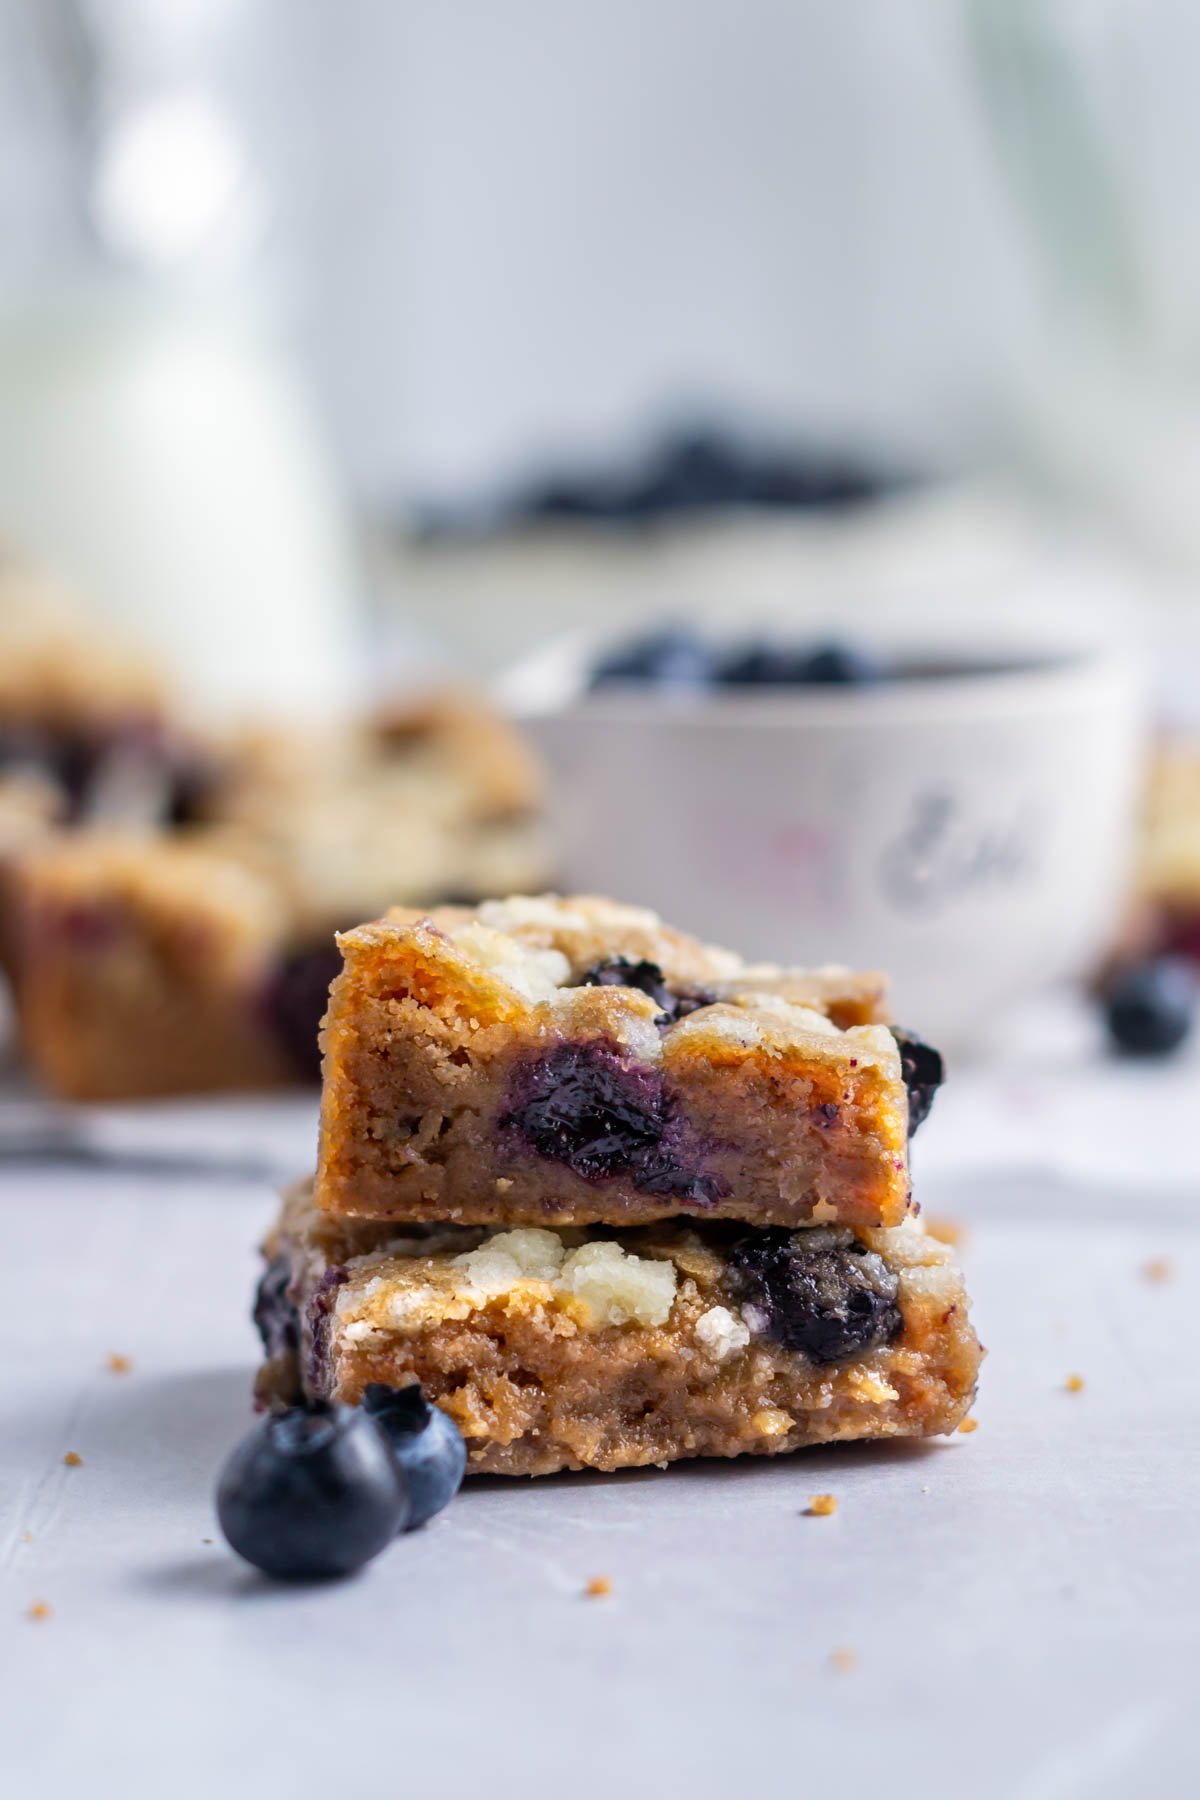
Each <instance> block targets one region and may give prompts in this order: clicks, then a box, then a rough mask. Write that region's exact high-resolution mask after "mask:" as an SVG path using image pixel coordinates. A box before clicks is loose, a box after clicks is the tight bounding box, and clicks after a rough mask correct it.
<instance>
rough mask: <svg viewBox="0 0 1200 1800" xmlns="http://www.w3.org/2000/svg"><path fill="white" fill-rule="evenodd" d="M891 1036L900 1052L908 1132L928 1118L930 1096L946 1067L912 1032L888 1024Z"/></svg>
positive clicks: (937, 1053) (940, 1082)
mask: <svg viewBox="0 0 1200 1800" xmlns="http://www.w3.org/2000/svg"><path fill="white" fill-rule="evenodd" d="M892 1036H893V1037H894V1038H895V1040H896V1045H897V1047H898V1049H899V1051H900V1070H901V1073H902V1074H903V1076H904V1085H905V1087H906V1088H907V1089H908V1135H909V1137H912V1135H913V1133H914V1132H915V1131H916V1129H917V1127H918V1125H923V1124H924V1123H925V1120H926V1119H927V1118H928V1117H929V1109H930V1107H931V1106H932V1105H933V1099H934V1095H935V1094H936V1093H937V1091H938V1089H939V1088H940V1087H941V1085H942V1082H943V1081H944V1080H945V1079H946V1066H945V1064H944V1063H943V1061H942V1057H941V1052H940V1051H938V1050H935V1049H934V1048H933V1045H932V1044H927V1043H925V1042H924V1041H923V1040H922V1039H921V1038H919V1037H917V1036H916V1035H915V1033H914V1032H911V1031H903V1030H901V1028H900V1027H899V1026H898V1025H894V1026H893V1027H892Z"/></svg>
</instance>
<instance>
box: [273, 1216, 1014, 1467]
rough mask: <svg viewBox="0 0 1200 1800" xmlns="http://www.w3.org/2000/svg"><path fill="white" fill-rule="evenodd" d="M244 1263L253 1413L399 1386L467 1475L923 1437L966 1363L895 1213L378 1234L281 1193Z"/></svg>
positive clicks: (958, 1414) (938, 1248) (959, 1307)
mask: <svg viewBox="0 0 1200 1800" xmlns="http://www.w3.org/2000/svg"><path fill="white" fill-rule="evenodd" d="M266 1253H267V1256H268V1259H269V1260H268V1265H267V1271H266V1274H265V1276H264V1278H263V1282H262V1286H261V1288H260V1292H259V1302H258V1307H257V1311H256V1318H257V1322H258V1325H259V1328H260V1331H261V1333H262V1336H263V1341H264V1344H265V1347H266V1352H267V1361H266V1364H265V1366H264V1369H263V1372H262V1375H261V1377H260V1383H259V1393H260V1398H261V1399H262V1400H263V1401H264V1402H266V1403H272V1402H274V1403H291V1402H293V1401H296V1400H300V1399H308V1400H317V1399H326V1398H336V1399H339V1400H343V1401H346V1402H349V1403H351V1404H356V1403H357V1402H359V1401H360V1400H361V1398H362V1395H363V1392H364V1389H365V1388H366V1387H367V1385H368V1384H369V1383H372V1382H381V1383H384V1384H385V1385H387V1386H391V1387H397V1388H401V1387H405V1386H407V1385H409V1384H411V1383H412V1382H414V1381H417V1382H419V1383H420V1384H421V1386H422V1388H423V1389H424V1392H425V1394H426V1396H427V1398H428V1399H430V1400H432V1401H434V1402H436V1404H437V1405H439V1406H441V1407H442V1408H443V1409H444V1410H445V1411H446V1412H447V1413H448V1414H449V1415H450V1417H451V1418H452V1419H453V1420H454V1421H455V1423H456V1424H457V1425H458V1426H459V1428H460V1430H461V1431H462V1433H463V1435H464V1437H465V1439H466V1441H467V1446H468V1452H469V1459H470V1463H469V1466H470V1467H471V1469H473V1470H474V1471H476V1472H480V1473H492V1474H503V1475H539V1474H548V1473H552V1472H553V1471H555V1470H558V1469H583V1468H589V1469H604V1470H609V1469H619V1468H628V1467H636V1466H639V1465H644V1464H655V1463H657V1464H661V1463H666V1462H670V1461H673V1460H675V1459H678V1458H683V1457H692V1456H736V1455H741V1454H752V1455H774V1454H777V1453H778V1452H780V1451H787V1450H793V1449H796V1448H798V1447H800V1446H801V1445H805V1444H817V1443H827V1442H832V1441H836V1440H844V1439H861V1438H885V1437H921V1436H927V1435H930V1434H935V1433H940V1432H947V1431H951V1430H953V1429H954V1428H955V1426H956V1425H957V1424H958V1423H959V1422H960V1421H961V1420H962V1418H963V1416H964V1415H965V1413H966V1411H967V1409H968V1407H969V1406H970V1403H971V1400H972V1397H973V1395H974V1391H975V1382H976V1377H977V1373H978V1368H979V1361H980V1356H981V1351H980V1347H979V1343H978V1340H977V1339H976V1336H975V1334H974V1331H973V1329H972V1327H971V1324H970V1320H969V1317H968V1311H967V1299H966V1295H965V1293H964V1291H963V1286H962V1278H961V1276H960V1275H959V1273H958V1271H957V1269H956V1268H955V1266H954V1264H953V1261H952V1259H951V1255H950V1252H949V1251H948V1250H947V1249H946V1247H945V1246H944V1245H942V1244H940V1243H938V1242H937V1241H935V1240H934V1239H932V1238H930V1237H927V1236H926V1235H925V1233H924V1231H923V1229H922V1227H921V1225H920V1223H919V1222H918V1221H916V1220H913V1219H908V1220H906V1221H905V1222H904V1223H903V1224H902V1225H900V1226H897V1227H894V1228H891V1229H886V1230H860V1231H852V1230H850V1229H849V1228H846V1227H814V1228H809V1229H806V1230H803V1231H798V1232H791V1231H788V1230H784V1229H778V1228H776V1229H768V1230H747V1229H745V1228H743V1227H738V1226H733V1225H727V1224H707V1223H706V1224H695V1223H692V1222H690V1221H680V1220H676V1221H673V1222H670V1223H667V1224H660V1225H655V1226H650V1227H646V1228H643V1229H640V1230H631V1231H629V1232H623V1233H622V1234H620V1236H615V1235H613V1234H611V1233H606V1232H598V1231H595V1230H587V1229H565V1230H560V1231H551V1230H547V1229H545V1228H541V1227H533V1228H529V1227H520V1228H516V1229H505V1230H499V1231H487V1230H482V1229H479V1228H470V1227H461V1226H457V1227H456V1226H442V1227H430V1226H426V1227H416V1228H412V1229H410V1230H408V1231H404V1232H401V1233H400V1234H397V1233H396V1232H395V1231H394V1229H393V1228H391V1227H388V1226H385V1225H380V1224H365V1223H362V1222H358V1221H347V1220H338V1219H333V1218H330V1217H329V1215H328V1214H323V1213H321V1212H320V1210H319V1209H318V1208H316V1207H315V1206H314V1204H313V1200H312V1192H311V1187H310V1186H303V1187H298V1188H296V1189H295V1190H293V1191H292V1193H291V1194H290V1195H289V1196H288V1197H287V1199H286V1201H285V1205H284V1210H283V1215H282V1217H281V1219H280V1221H279V1224H278V1226H277V1228H276V1230H275V1232H274V1234H273V1236H272V1239H271V1240H270V1242H269V1244H268V1245H267V1251H266Z"/></svg>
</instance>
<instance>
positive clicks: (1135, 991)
mask: <svg viewBox="0 0 1200 1800" xmlns="http://www.w3.org/2000/svg"><path fill="white" fill-rule="evenodd" d="M1195 1012H1196V976H1195V972H1194V971H1193V970H1192V969H1191V968H1190V967H1189V966H1188V964H1187V963H1185V962H1182V961H1180V960H1179V959H1178V958H1176V957H1173V956H1159V957H1153V958H1151V959H1150V960H1149V961H1148V962H1141V963H1134V964H1133V965H1132V966H1131V967H1129V968H1127V969H1124V970H1122V971H1121V973H1120V974H1119V975H1117V976H1116V978H1115V979H1114V980H1113V982H1112V983H1111V984H1110V986H1109V988H1108V992H1107V994H1106V995H1105V1006H1104V1016H1105V1022H1106V1024H1107V1026H1108V1034H1109V1036H1110V1038H1111V1039H1112V1041H1113V1044H1114V1046H1115V1047H1116V1048H1117V1049H1118V1050H1121V1051H1124V1053H1125V1054H1126V1055H1127V1056H1167V1055H1169V1053H1170V1052H1171V1051H1172V1050H1177V1049H1178V1048H1179V1046H1180V1044H1182V1043H1183V1041H1184V1039H1185V1038H1186V1037H1187V1035H1188V1033H1189V1032H1190V1031H1191V1029H1192V1021H1193V1019H1194V1017H1195Z"/></svg>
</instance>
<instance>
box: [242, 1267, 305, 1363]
mask: <svg viewBox="0 0 1200 1800" xmlns="http://www.w3.org/2000/svg"><path fill="white" fill-rule="evenodd" d="M291 1283H292V1265H291V1261H290V1259H289V1258H288V1257H286V1256H275V1257H272V1259H271V1261H270V1262H269V1263H268V1264H267V1266H266V1268H265V1269H264V1271H263V1275H262V1279H261V1281H260V1282H259V1284H258V1291H257V1293H256V1294H255V1296H254V1313H253V1318H254V1325H255V1329H256V1330H257V1332H258V1335H259V1337H260V1338H261V1339H262V1346H263V1350H264V1352H265V1353H266V1355H267V1356H269V1357H275V1356H283V1355H286V1354H288V1353H292V1354H294V1353H295V1352H296V1351H297V1350H298V1349H299V1348H300V1317H299V1314H298V1313H297V1311H296V1307H295V1303H294V1302H293V1301H292V1299H291V1298H290V1296H289V1293H288V1290H289V1288H290V1287H291Z"/></svg>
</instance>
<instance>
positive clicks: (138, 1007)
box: [0, 700, 546, 1100]
mask: <svg viewBox="0 0 1200 1800" xmlns="http://www.w3.org/2000/svg"><path fill="white" fill-rule="evenodd" d="M320 746H325V748H326V750H327V752H328V754H327V756H322V755H320V754H318V749H319V748H320ZM220 767H221V770H222V773H221V776H220V780H219V783H218V784H217V785H216V786H214V788H213V789H212V790H211V791H210V792H208V793H207V794H206V796H205V798H204V805H205V808H206V810H207V812H208V814H209V818H208V822H206V823H204V824H197V825H193V826H191V827H190V828H188V829H186V830H179V831H174V832H157V833H149V834H143V835H133V834H130V833H128V832H121V833H118V832H107V831H106V832H101V831H97V830H73V831H68V832H47V831H45V830H42V831H39V832H32V831H20V830H18V825H19V824H20V820H21V818H22V816H23V815H21V814H20V813H19V812H17V811H16V810H15V807H16V803H15V801H14V808H13V809H12V810H13V811H14V825H13V828H12V831H11V833H10V834H9V836H10V839H11V844H12V849H11V854H10V855H9V856H8V858H7V859H6V860H5V859H3V857H2V855H0V902H2V903H0V927H2V929H0V946H2V947H3V950H4V956H5V961H6V962H7V965H8V967H9V970H10V973H11V977H12V981H13V986H14V991H15V996H16V1002H17V1012H18V1019H19V1023H20V1026H21V1033H22V1039H23V1043H24V1047H25V1051H26V1054H27V1056H28V1057H29V1060H30V1062H31V1063H32V1064H33V1066H34V1069H35V1071H36V1072H37V1073H38V1075H39V1076H40V1077H41V1079H42V1080H43V1081H44V1082H45V1083H46V1084H47V1085H48V1086H49V1087H51V1088H52V1089H53V1090H54V1091H55V1092H57V1093H59V1094H62V1095H64V1096H65V1097H67V1098H69V1099H80V1100H101V1099H134V1098H137V1097H139V1096H141V1095H152V1094H170V1093H184V1092H199V1091H202V1090H214V1089H242V1088H268V1087H275V1086H278V1085H280V1084H281V1083H286V1082H292V1081H302V1080H306V1081H313V1082H315V1081H316V1079H317V1076H318V1074H319V1068H320V1058H319V1052H318V1046H317V1027H318V1025H319V1023H320V1020H321V1015H322V1013H323V1012H324V1010H325V1002H326V997H327V993H328V988H329V983H330V981H331V979H332V977H333V976H334V974H335V973H336V972H337V971H338V969H340V967H341V958H340V956H339V954H338V952H337V949H336V947H335V944H334V931H335V929H336V928H337V927H338V926H340V925H345V924H348V923H352V922H353V921H355V920H356V919H359V918H364V917H367V916H368V915H369V914H371V913H373V912H375V911H378V910H379V909H380V908H382V907H383V906H385V905H387V904H390V903H391V901H393V900H396V899H405V898H412V899H414V900H417V901H420V902H421V903H423V904H428V903H430V902H432V901H434V900H436V899H438V898H439V897H441V896H448V895H459V896H461V895H464V894H471V895H478V894H480V893H486V892H488V891H489V890H490V889H491V887H492V885H493V883H494V882H495V881H497V880H501V881H503V882H508V881H511V880H512V879H514V878H515V879H516V880H518V881H523V880H530V879H532V880H534V881H537V880H540V879H542V878H544V876H545V873H546V866H545V861H544V857H545V849H544V845H543V842H542V836H541V825H540V820H539V818H538V816H537V812H536V797H537V788H536V776H535V773H534V772H533V771H532V770H531V769H530V768H529V766H528V762H527V759H526V757H525V752H524V748H523V746H522V745H521V744H520V742H519V740H518V739H517V738H516V737H515V734H514V733H513V732H512V731H511V730H510V728H509V727H508V726H506V725H504V724H503V723H502V722H501V721H500V720H498V719H495V718H493V717H492V716H491V715H490V714H488V713H487V712H486V710H485V709H483V708H481V707H480V706H479V705H478V704H468V703H466V702H464V701H460V700H438V701H436V702H429V703H423V704H422V705H421V706H420V707H419V708H414V709H412V710H410V711H409V712H407V713H405V714H390V715H387V717H386V719H385V718H383V717H380V718H377V719H375V720H373V721H372V722H371V723H370V724H369V725H367V724H360V725H356V726H347V727H346V728H345V729H344V730H343V731H339V732H331V733H329V734H325V733H320V734H317V736H316V737H315V738H313V739H312V740H309V739H308V738H306V737H304V736H301V735H297V736H295V737H293V736H291V735H290V734H289V735H286V736H284V735H281V734H278V733H275V734H264V735H263V736H262V737H261V738H260V739H259V741H258V742H257V744H256V746H255V747H254V748H253V749H251V748H250V746H249V745H248V743H246V742H243V743H242V745H241V747H240V748H239V749H238V751H237V753H236V754H234V753H232V752H231V753H229V754H227V755H226V757H225V758H224V759H223V761H222V763H221V765H220ZM235 769H236V770H240V773H239V774H236V775H235V774H234V773H233V771H234V770H235ZM339 794H341V795H342V796H343V799H342V802H341V804H340V806H339V804H338V796H339ZM2 797H3V796H2V790H0V800H2ZM4 817H5V813H4V808H3V806H2V805H0V852H2V850H3V845H4V842H5V833H4Z"/></svg>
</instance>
